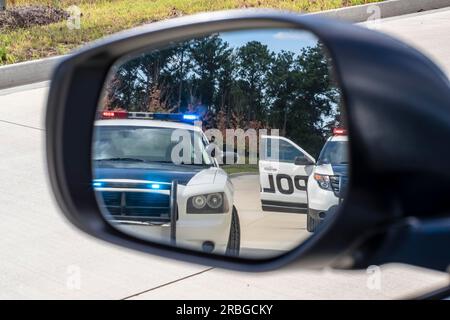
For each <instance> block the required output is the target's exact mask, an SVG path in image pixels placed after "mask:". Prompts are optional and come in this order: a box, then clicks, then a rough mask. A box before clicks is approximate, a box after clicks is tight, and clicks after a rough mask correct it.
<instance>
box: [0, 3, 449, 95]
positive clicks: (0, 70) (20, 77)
mask: <svg viewBox="0 0 450 320" xmlns="http://www.w3.org/2000/svg"><path fill="white" fill-rule="evenodd" d="M449 6H450V0H388V1H383V2H378V3H371V4H364V5H359V6H353V7H346V8H340V9H333V10H327V11H321V12H317V13H310V14H311V15H320V16H323V17H327V18H333V19H338V20H344V21H348V22H353V23H358V22H363V21H368V20H374V19H375V17H376V18H377V19H383V18H389V17H394V16H400V15H405V14H410V13H417V12H422V11H428V10H434V9H440V8H444V7H449ZM372 17H373V18H372ZM63 58H64V56H56V57H51V58H46V59H40V60H34V61H27V62H21V63H16V64H11V65H6V66H4V67H0V90H1V89H6V88H11V87H16V86H22V85H27V84H30V83H34V82H41V81H46V80H50V78H51V76H52V72H53V69H54V68H55V66H56V65H57V64H58V63H59V62H60V61H61V60H62V59H63Z"/></svg>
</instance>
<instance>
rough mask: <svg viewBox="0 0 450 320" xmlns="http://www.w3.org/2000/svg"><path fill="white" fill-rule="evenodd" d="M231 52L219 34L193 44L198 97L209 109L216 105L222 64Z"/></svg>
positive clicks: (192, 51) (197, 40) (192, 56)
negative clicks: (215, 100) (215, 99)
mask: <svg viewBox="0 0 450 320" xmlns="http://www.w3.org/2000/svg"><path fill="white" fill-rule="evenodd" d="M231 52H232V50H231V49H230V48H229V47H228V43H226V42H224V41H223V40H222V39H221V38H219V36H218V35H213V36H209V37H204V38H200V39H196V40H194V42H193V43H192V45H191V48H190V56H191V58H192V60H193V69H192V71H193V72H194V74H195V76H194V82H195V87H196V97H197V99H198V102H200V103H202V104H203V105H205V106H207V107H208V109H209V110H210V109H211V107H212V106H213V105H214V96H215V93H216V88H217V85H218V76H219V74H220V72H221V69H222V65H224V64H226V62H227V60H228V58H229V56H230V54H231ZM216 111H217V110H216Z"/></svg>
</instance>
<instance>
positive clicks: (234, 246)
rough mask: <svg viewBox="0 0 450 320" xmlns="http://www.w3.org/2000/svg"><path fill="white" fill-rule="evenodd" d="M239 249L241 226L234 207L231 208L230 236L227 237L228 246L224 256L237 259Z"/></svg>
mask: <svg viewBox="0 0 450 320" xmlns="http://www.w3.org/2000/svg"><path fill="white" fill-rule="evenodd" d="M240 248H241V226H240V224H239V216H238V213H237V210H236V207H234V206H233V212H232V218H231V228H230V235H229V237H228V244H227V250H226V253H225V254H226V255H227V256H232V257H237V256H239V250H240Z"/></svg>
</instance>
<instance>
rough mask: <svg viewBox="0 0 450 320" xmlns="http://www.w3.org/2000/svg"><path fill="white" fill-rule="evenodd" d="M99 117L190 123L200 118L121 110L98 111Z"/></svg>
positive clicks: (179, 114) (177, 114)
mask: <svg viewBox="0 0 450 320" xmlns="http://www.w3.org/2000/svg"><path fill="white" fill-rule="evenodd" d="M100 119H102V120H108V119H143V120H165V121H174V122H187V123H192V122H194V121H197V120H200V116H199V115H197V114H183V113H164V112H139V111H137V112H136V111H131V112H128V111H123V110H118V111H117V110H104V111H101V112H100Z"/></svg>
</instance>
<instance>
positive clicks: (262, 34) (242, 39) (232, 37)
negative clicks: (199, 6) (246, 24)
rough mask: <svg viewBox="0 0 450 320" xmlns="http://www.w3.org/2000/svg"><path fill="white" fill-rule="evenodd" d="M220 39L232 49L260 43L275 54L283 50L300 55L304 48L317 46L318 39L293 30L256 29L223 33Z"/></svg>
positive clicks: (306, 33) (307, 33)
mask: <svg viewBox="0 0 450 320" xmlns="http://www.w3.org/2000/svg"><path fill="white" fill-rule="evenodd" d="M219 35H220V37H221V38H222V39H223V40H225V41H226V42H228V43H229V44H230V46H231V47H241V46H243V45H245V44H246V43H247V42H250V41H259V42H261V43H262V44H265V45H267V46H268V47H269V49H270V50H271V51H274V52H275V53H278V52H280V51H281V50H285V51H293V52H295V53H299V52H300V50H301V49H302V48H304V47H308V46H315V45H316V43H317V40H318V39H317V37H316V36H315V35H314V34H313V33H311V32H309V31H302V30H293V29H255V30H241V31H233V32H223V33H220V34H219Z"/></svg>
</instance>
